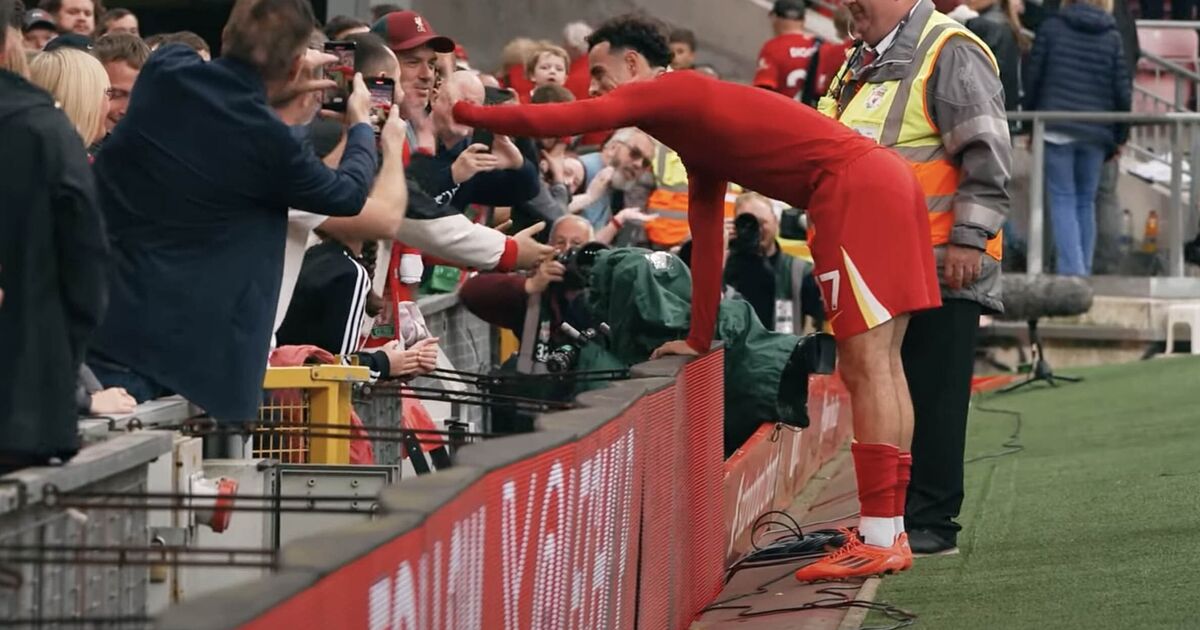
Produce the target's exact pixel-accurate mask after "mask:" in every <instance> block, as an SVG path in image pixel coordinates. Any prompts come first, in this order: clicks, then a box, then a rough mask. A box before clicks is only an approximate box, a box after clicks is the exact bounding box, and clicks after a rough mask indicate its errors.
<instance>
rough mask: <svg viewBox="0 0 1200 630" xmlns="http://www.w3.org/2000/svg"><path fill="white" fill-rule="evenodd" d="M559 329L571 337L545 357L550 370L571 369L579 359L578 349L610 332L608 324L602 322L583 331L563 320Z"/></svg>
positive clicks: (565, 370) (606, 335)
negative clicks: (567, 341)
mask: <svg viewBox="0 0 1200 630" xmlns="http://www.w3.org/2000/svg"><path fill="white" fill-rule="evenodd" d="M560 330H562V332H563V333H564V334H566V335H567V337H569V338H570V339H571V342H570V343H566V344H563V345H562V346H559V348H558V349H557V350H555V351H554V352H551V353H550V356H549V357H548V358H547V359H546V367H547V368H548V369H549V370H550V371H551V372H567V371H569V370H571V368H574V367H575V363H576V362H577V361H578V360H579V351H580V350H582V349H583V347H584V346H586V345H587V344H589V343H591V342H592V341H594V340H595V339H596V338H597V337H600V336H604V337H608V335H609V333H610V332H612V329H611V328H609V326H608V324H605V323H603V322H601V324H600V325H599V326H596V327H595V328H588V329H587V330H585V331H583V332H579V331H578V330H576V329H575V327H574V326H572V325H570V324H568V323H566V322H563V324H562V327H561V328H560Z"/></svg>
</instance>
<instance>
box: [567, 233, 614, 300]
mask: <svg viewBox="0 0 1200 630" xmlns="http://www.w3.org/2000/svg"><path fill="white" fill-rule="evenodd" d="M606 249H608V245H605V244H604V243H597V242H595V241H593V242H591V243H584V244H583V245H580V246H578V247H572V248H571V249H568V250H566V251H564V252H562V253H560V254H558V255H557V256H555V257H554V260H555V262H558V263H559V264H561V265H562V266H563V267H566V268H567V270H566V273H564V274H563V281H562V285H563V288H564V289H566V290H569V291H577V290H579V289H585V288H587V285H588V279H589V278H591V275H592V266H593V265H595V264H596V255H597V254H599V253H600V252H602V251H604V250H606Z"/></svg>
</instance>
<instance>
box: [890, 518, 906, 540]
mask: <svg viewBox="0 0 1200 630" xmlns="http://www.w3.org/2000/svg"><path fill="white" fill-rule="evenodd" d="M892 527H893V528H895V530H896V538H899V537H900V534H903V533H904V517H903V516H893V517H892Z"/></svg>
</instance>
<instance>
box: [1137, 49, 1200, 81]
mask: <svg viewBox="0 0 1200 630" xmlns="http://www.w3.org/2000/svg"><path fill="white" fill-rule="evenodd" d="M1142 57H1143V58H1145V59H1149V60H1150V61H1153V62H1154V63H1156V64H1158V65H1160V66H1162V67H1163V68H1164V69H1166V70H1168V71H1170V72H1171V74H1174V75H1176V76H1180V77H1183V78H1185V79H1191V80H1192V81H1200V74H1197V73H1196V72H1195V71H1194V70H1188V69H1187V68H1184V67H1183V66H1181V65H1179V64H1177V63H1175V62H1174V61H1171V60H1170V59H1167V58H1165V57H1160V56H1158V55H1156V54H1154V53H1152V52H1149V51H1146V50H1143V51H1142Z"/></svg>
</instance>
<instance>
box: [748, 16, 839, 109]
mask: <svg viewBox="0 0 1200 630" xmlns="http://www.w3.org/2000/svg"><path fill="white" fill-rule="evenodd" d="M807 6H808V5H807V3H806V2H805V1H804V0H776V2H775V6H774V7H773V8H772V9H771V29H772V30H773V31H775V37H773V38H771V39H769V40H767V42H766V43H765V44H763V47H762V50H761V51H759V53H758V70H756V71H755V73H754V81H753V84H754V85H755V86H757V87H760V88H766V89H768V90H771V91H774V92H779V93H780V94H782V95H784V96H786V97H788V98H797V95H799V96H800V98H798V99H797V100H799V101H801V102H804V103H807V104H809V105H815V104H816V102H817V99H818V98H820V97H821V96H822V95H821V94H820V93H818V92H816V91H815V89H814V88H815V82H816V75H817V72H818V67H817V66H818V64H817V59H818V57H817V50H818V48H819V47H820V43H819V41H818V40H817V39H816V38H815V37H813V36H812V35H809V34H808V32H807V31H805V30H804V14H805V12H806V11H807ZM839 67H840V64H839ZM806 87H807V88H808V89H805V88H806Z"/></svg>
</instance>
